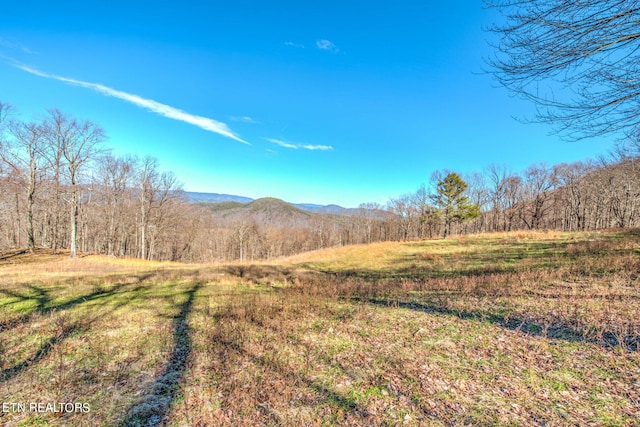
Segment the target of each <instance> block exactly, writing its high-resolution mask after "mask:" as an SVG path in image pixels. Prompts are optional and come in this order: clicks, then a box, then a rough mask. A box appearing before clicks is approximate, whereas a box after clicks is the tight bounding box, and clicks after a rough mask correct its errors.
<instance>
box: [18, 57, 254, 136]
mask: <svg viewBox="0 0 640 427" xmlns="http://www.w3.org/2000/svg"><path fill="white" fill-rule="evenodd" d="M14 66H15V67H17V68H20V69H21V70H23V71H26V72H27V73H31V74H34V75H36V76H40V77H45V78H48V79H54V80H59V81H61V82H64V83H68V84H72V85H75V86H80V87H84V88H87V89H91V90H93V91H96V92H98V93H100V94H102V95H106V96H112V97H114V98H118V99H122V100H123V101H126V102H129V103H131V104H134V105H137V106H138V107H141V108H144V109H146V110H149V111H151V112H153V113H156V114H159V115H161V116H163V117H167V118H169V119H173V120H178V121H181V122H185V123H189V124H191V125H194V126H197V127H199V128H201V129H204V130H206V131H209V132H213V133H217V134H219V135H222V136H226V137H227V138H231V139H234V140H236V141H238V142H242V143H243V144H247V145H251V144H249V143H248V142H247V141H245V140H243V139H241V138H240V137H239V136H237V135H236V134H235V133H233V131H232V130H231V129H229V127H228V126H227V125H226V124H225V123H222V122H219V121H217V120H213V119H210V118H208V117H203V116H198V115H195V114H190V113H187V112H186V111H182V110H180V109H178V108H175V107H171V106H169V105H166V104H161V103H160V102H157V101H154V100H152V99H146V98H142V97H141V96H138V95H134V94H131V93H127V92H122V91H120V90H116V89H112V88H110V87H108V86H104V85H101V84H98V83H89V82H84V81H81V80H76V79H70V78H67V77H61V76H57V75H55V74H49V73H44V72H42V71H39V70H36V69H35V68H31V67H27V66H25V65H21V64H14Z"/></svg>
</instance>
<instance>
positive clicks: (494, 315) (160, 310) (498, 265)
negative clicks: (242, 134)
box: [0, 201, 640, 427]
mask: <svg viewBox="0 0 640 427" xmlns="http://www.w3.org/2000/svg"><path fill="white" fill-rule="evenodd" d="M265 203H266V204H267V206H273V204H274V202H273V201H266V202H265ZM276 203H277V202H276ZM258 206H259V204H258ZM261 209H262V208H261ZM639 255H640V230H621V231H614V232H602V233H503V234H487V235H477V236H470V237H461V238H454V239H450V240H446V241H442V240H441V241H416V242H400V243H399V242H395V243H394V242H387V243H379V244H374V245H358V246H352V247H344V248H336V249H328V250H323V251H316V252H313V253H307V254H304V255H299V256H296V257H291V258H287V259H280V260H279V261H278V262H277V263H271V264H268V263H255V264H248V263H240V264H222V265H187V264H178V263H158V262H149V261H139V260H130V259H114V258H108V257H103V256H85V257H82V258H78V259H73V260H72V259H69V258H68V257H67V256H52V255H50V254H46V255H43V254H41V253H36V254H27V253H18V251H16V252H15V253H11V254H0V307H2V310H0V344H1V345H2V353H0V356H1V359H0V362H1V363H0V381H1V382H2V387H0V400H1V401H3V402H60V401H62V402H66V401H71V402H75V401H78V402H81V404H83V405H84V404H86V405H88V406H86V407H85V406H82V408H86V409H87V410H82V411H80V410H78V411H65V409H66V408H65V407H64V406H62V407H61V408H60V407H58V409H59V410H58V411H57V412H53V411H49V412H37V411H28V410H25V411H8V412H7V411H5V413H3V414H2V422H3V423H4V424H8V425H59V424H60V422H61V420H64V424H65V425H69V426H78V427H79V426H84V425H154V424H157V423H158V422H159V420H162V422H163V423H165V424H167V425H221V426H232V425H233V426H235V425H246V426H250V425H307V424H323V425H434V426H444V425H505V426H506V425H636V424H637V420H638V419H639V417H640V408H639V407H638V405H637V403H638V401H640V391H639V389H638V384H637V379H638V376H639V375H640V352H639V351H637V350H638V341H639V339H640V322H639V321H638V319H640V305H639V304H638V303H637V300H638V294H637V291H638V287H639V286H640V277H639V274H638V273H639V269H638V268H639V264H638V256H639ZM61 396H62V397H61ZM56 405H58V404H56ZM74 409H75V406H74Z"/></svg>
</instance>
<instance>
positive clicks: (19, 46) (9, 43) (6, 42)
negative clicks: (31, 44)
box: [0, 37, 37, 55]
mask: <svg viewBox="0 0 640 427" xmlns="http://www.w3.org/2000/svg"><path fill="white" fill-rule="evenodd" d="M0 46H4V47H7V48H9V49H15V50H20V51H22V52H24V53H28V54H30V55H36V54H37V52H35V51H33V50H31V49H29V48H28V47H27V46H25V45H23V44H20V43H16V42H12V41H9V40H7V39H4V38H2V37H0Z"/></svg>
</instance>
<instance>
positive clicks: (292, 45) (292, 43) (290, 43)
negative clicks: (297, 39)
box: [284, 42, 304, 49]
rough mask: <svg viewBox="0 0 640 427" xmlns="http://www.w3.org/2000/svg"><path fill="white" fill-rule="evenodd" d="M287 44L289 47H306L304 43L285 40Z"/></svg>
mask: <svg viewBox="0 0 640 427" xmlns="http://www.w3.org/2000/svg"><path fill="white" fill-rule="evenodd" d="M284 45H285V46H289V47H298V48H300V49H304V45H303V44H300V43H294V42H284Z"/></svg>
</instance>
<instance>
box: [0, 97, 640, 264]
mask: <svg viewBox="0 0 640 427" xmlns="http://www.w3.org/2000/svg"><path fill="white" fill-rule="evenodd" d="M105 143H106V136H105V132H104V130H103V129H102V128H101V127H100V126H98V125H96V124H95V123H93V122H90V121H87V120H79V119H76V118H73V117H71V116H70V115H68V114H65V113H63V112H61V111H59V110H57V109H54V110H50V111H48V112H47V113H46V115H45V116H44V117H43V118H41V119H39V120H35V121H23V120H19V119H18V118H17V117H16V115H15V114H12V111H11V107H10V106H9V105H8V104H5V103H0V249H9V248H27V249H29V250H34V249H36V248H47V249H48V250H50V251H51V252H52V253H56V252H58V251H60V250H65V251H69V253H70V255H71V256H72V257H73V256H76V255H77V253H78V252H84V253H98V254H105V255H109V256H116V257H136V258H142V259H157V260H174V261H193V262H211V261H217V260H242V261H244V260H257V259H269V258H273V257H278V256H284V255H292V254H296V253H300V252H304V251H310V250H315V249H321V248H326V247H331V246H340V245H348V244H357V243H371V242H376V241H385V240H411V239H425V238H441V237H444V238H446V237H448V236H450V235H456V234H464V233H477V232H494V231H512V230H519V229H527V230H540V229H558V230H596V229H603V228H612V227H637V226H639V225H640V173H639V168H640V163H639V160H638V157H639V156H638V153H637V151H632V150H629V149H626V148H624V147H622V148H620V149H618V150H617V151H615V152H614V153H611V155H609V156H608V157H606V158H602V159H599V160H597V161H583V162H576V163H571V164H559V165H554V166H547V165H545V164H535V165H532V166H530V167H529V168H527V169H526V170H524V171H522V172H514V171H511V170H510V169H509V168H508V167H507V166H500V165H491V166H489V167H487V168H486V169H485V170H483V171H482V172H477V173H470V174H466V175H460V174H458V173H456V172H454V171H449V170H444V171H436V172H435V173H433V175H432V176H431V181H430V182H429V184H428V185H424V184H423V185H422V186H421V187H420V188H418V190H417V191H415V192H414V193H409V194H406V195H402V196H400V197H396V198H392V199H390V200H389V202H388V203H387V204H386V205H384V206H383V205H380V204H375V203H369V204H363V205H361V206H360V207H359V209H357V211H356V212H355V213H354V214H352V215H349V216H344V215H340V216H338V215H330V214H314V215H313V216H312V220H311V221H310V222H309V223H307V224H305V225H295V226H292V225H291V224H287V223H286V222H285V221H283V223H281V224H273V223H272V224H265V223H261V222H260V221H259V220H257V219H255V218H251V217H249V216H248V217H246V218H244V219H234V220H232V221H225V220H222V219H220V218H216V217H214V216H213V215H212V213H211V211H210V210H209V209H207V207H206V206H201V205H195V204H191V203H189V201H188V198H187V197H186V195H185V193H184V191H183V190H182V187H181V184H180V183H179V181H178V179H177V178H176V177H175V176H174V175H173V174H172V173H171V172H166V171H162V170H161V169H160V167H159V165H158V161H157V160H156V159H154V158H152V157H144V158H138V157H134V156H120V157H118V156H114V155H113V154H112V153H111V152H110V151H109V149H108V147H107V146H106V145H105ZM630 147H637V145H635V146H634V145H631V146H630Z"/></svg>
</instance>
